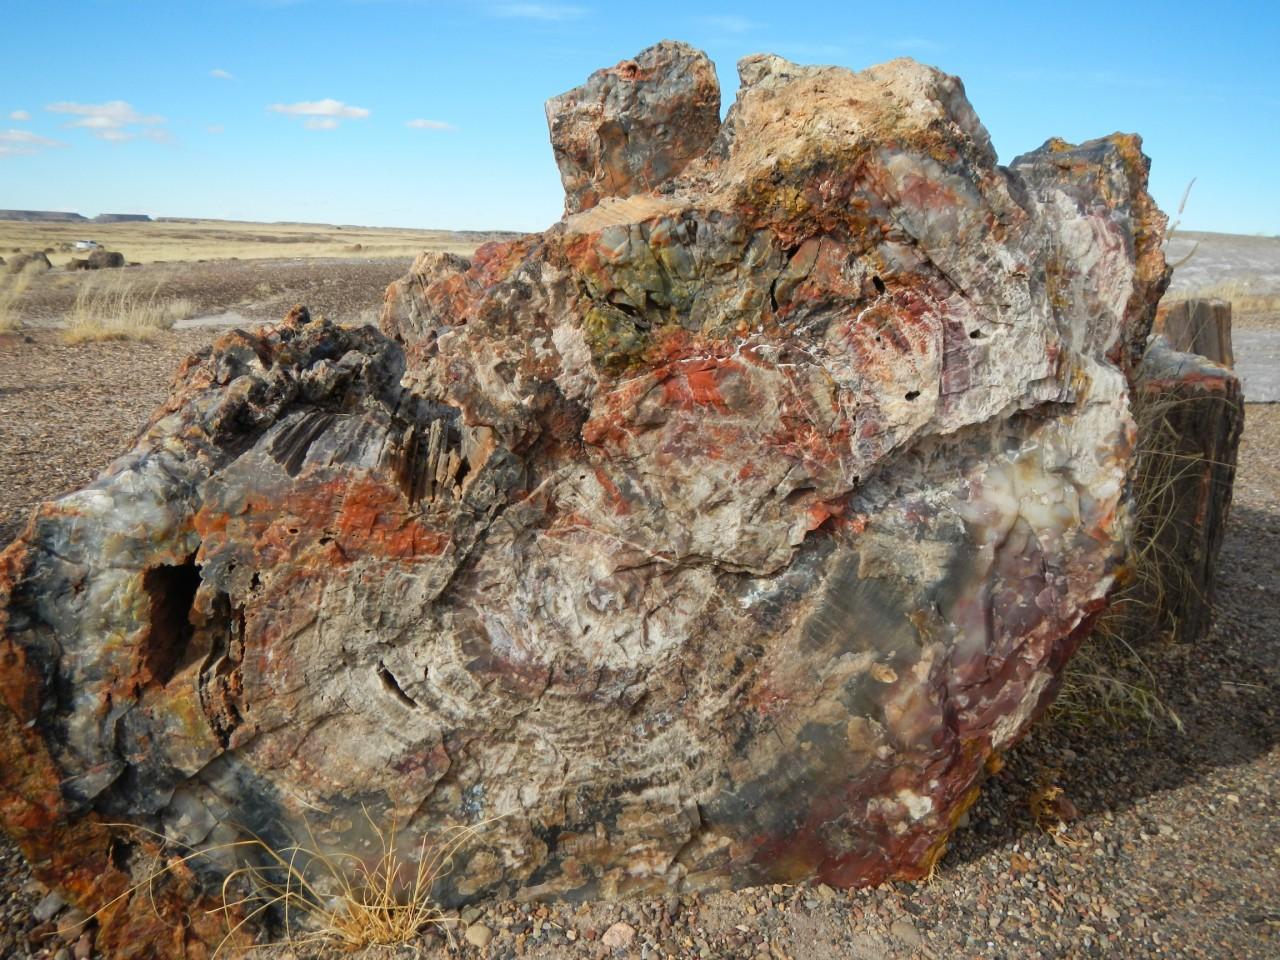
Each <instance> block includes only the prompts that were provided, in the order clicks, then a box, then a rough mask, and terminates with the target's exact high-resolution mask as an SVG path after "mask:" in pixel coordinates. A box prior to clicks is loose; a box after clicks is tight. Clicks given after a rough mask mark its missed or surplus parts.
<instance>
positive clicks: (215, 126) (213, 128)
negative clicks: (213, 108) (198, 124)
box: [205, 123, 227, 133]
mask: <svg viewBox="0 0 1280 960" xmlns="http://www.w3.org/2000/svg"><path fill="white" fill-rule="evenodd" d="M205 129H206V130H207V131H209V132H210V133H226V132H227V128H226V127H224V126H223V125H222V124H220V123H211V124H209V125H208V126H207V127H205Z"/></svg>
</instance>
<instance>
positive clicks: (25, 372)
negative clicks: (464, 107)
mask: <svg viewBox="0 0 1280 960" xmlns="http://www.w3.org/2000/svg"><path fill="white" fill-rule="evenodd" d="M224 269H225V265H223V267H220V268H219V270H218V271H217V275H218V276H219V277H221V279H216V278H215V279H213V280H210V281H209V282H211V283H221V284H224V285H229V284H231V283H233V282H234V283H242V281H241V280H234V281H233V280H231V279H228V277H231V276H233V275H234V274H235V271H236V270H239V269H241V268H240V267H236V268H235V269H234V270H232V271H230V272H224ZM298 269H299V270H300V271H302V273H303V274H305V275H306V276H309V277H311V278H312V279H311V280H309V281H308V282H314V283H315V284H316V286H315V287H314V289H315V290H316V291H317V292H318V293H319V294H324V292H325V291H326V290H330V289H332V290H334V299H333V300H332V301H331V302H332V304H333V306H332V307H330V308H329V309H332V310H334V311H335V312H337V311H338V310H339V309H347V307H346V304H347V300H346V299H345V298H346V297H348V296H350V297H351V308H352V309H354V308H355V306H356V305H357V304H360V305H363V306H366V307H367V305H368V304H369V303H370V302H377V300H378V296H374V297H373V298H369V297H368V296H366V295H365V294H364V293H361V294H359V296H360V297H363V298H364V299H363V300H359V301H357V300H356V299H355V296H354V295H351V293H350V291H349V290H346V289H341V290H339V289H338V288H340V287H342V284H332V285H326V284H325V283H324V282H323V281H324V280H325V279H328V278H329V276H330V274H329V273H327V272H326V270H327V268H325V267H323V265H318V264H310V265H308V266H307V267H305V268H303V267H299V268H298ZM387 269H388V270H390V269H391V265H388V267H387ZM308 271H313V272H308ZM193 275H199V273H198V271H197V272H195V274H193ZM210 276H211V277H213V276H214V274H212V273H211V274H210ZM253 277H254V275H253V274H248V275H247V276H246V277H245V279H244V280H243V284H246V285H247V284H250V281H251V280H252V282H253V283H257V282H275V281H273V280H271V279H269V278H268V277H267V276H266V275H264V278H263V279H262V280H261V281H259V280H254V279H253ZM193 282H196V281H193ZM377 282H381V281H380V280H378V281H377ZM368 283H369V285H371V286H372V285H375V280H374V279H373V278H372V277H370V278H369V279H368ZM237 289H240V288H237ZM243 289H245V290H251V289H252V287H251V286H244V287H243ZM248 295H249V294H248V293H246V294H245V296H248ZM272 310H273V311H275V312H278V311H276V310H275V307H274V306H273V307H272ZM214 335H215V331H210V330H207V329H206V330H193V331H185V332H180V333H174V332H170V333H164V334H161V335H159V336H158V337H157V339H155V340H154V341H152V342H148V343H127V344H120V343H97V344H86V345H81V346H76V347H69V346H64V345H63V344H61V342H60V341H59V340H58V338H57V335H56V333H55V332H54V331H51V330H47V329H35V330H29V331H26V332H19V333H17V334H4V335H0V546H3V545H4V544H5V543H7V542H8V541H9V540H10V539H11V538H12V537H13V536H15V535H16V534H17V533H18V531H19V529H20V527H21V525H22V524H23V523H24V522H25V519H26V517H27V516H28V514H29V512H30V510H31V508H32V506H33V505H35V504H36V503H38V502H40V501H41V500H43V499H46V498H49V497H52V496H55V495H57V494H58V493H61V492H64V491H67V490H70V489H73V488H75V487H77V486H79V485H81V484H83V483H84V482H86V481H88V480H89V479H90V478H91V477H92V476H93V475H94V474H95V473H96V471H97V470H98V469H99V468H100V467H101V466H103V465H104V464H106V463H107V462H108V461H109V460H110V459H111V458H112V457H113V456H115V455H117V454H119V453H120V452H122V451H123V450H124V449H125V448H126V447H127V446H128V445H129V442H130V440H131V438H132V436H133V434H134V432H135V430H136V429H137V427H138V426H139V425H140V424H141V423H142V422H143V420H144V419H145V418H146V416H147V414H148V413H149V412H150V410H151V409H152V408H153V407H154V406H155V405H156V404H157V403H159V402H160V400H161V399H162V398H163V396H164V395H165V392H166V390H167V385H168V381H169V377H170V375H171V372H172V370H173V368H174V367H175V366H176V364H177V362H178V361H179V359H180V358H181V357H182V356H184V355H185V354H186V353H188V352H189V351H192V350H194V349H197V348H199V347H201V346H202V345H203V344H205V343H207V342H208V341H209V340H210V339H212V337H213V336H214ZM1277 556H1280V407H1276V406H1260V405H1251V406H1250V407H1249V408H1248V414H1247V425H1246V429H1245V437H1244V442H1243V445H1242V449H1241V457H1240V471H1239V476H1238V480H1237V485H1236V502H1235V507H1234V510H1233V514H1232V518H1231V522H1230V525H1229V528H1228V531H1227V536H1226V543H1225V546H1224V549H1223V556H1222V566H1221V587H1220V595H1219V598H1218V601H1219V615H1218V622H1217V625H1216V627H1215V628H1214V631H1213V633H1212V635H1211V636H1210V637H1209V638H1208V639H1207V640H1205V641H1204V642H1203V643H1200V644H1197V645H1195V646H1172V645H1168V644H1153V645H1151V646H1148V647H1146V648H1144V650H1143V651H1142V653H1143V656H1144V658H1145V659H1146V660H1147V662H1148V663H1149V664H1150V665H1151V667H1152V668H1153V670H1154V672H1155V674H1156V676H1158V677H1159V678H1160V683H1161V685H1162V692H1163V696H1164V697H1165V699H1166V701H1167V703H1168V704H1169V705H1170V706H1171V707H1172V708H1173V709H1174V710H1175V711H1176V712H1177V713H1178V715H1179V716H1180V717H1181V719H1182V721H1183V722H1184V724H1185V728H1186V732H1185V733H1178V732H1177V731H1176V730H1174V729H1173V728H1171V727H1169V726H1163V727H1157V728H1153V729H1146V728H1134V727H1123V726H1121V727H1116V726H1113V725H1109V724H1108V723H1106V722H1103V721H1101V720H1099V721H1097V722H1094V723H1090V724H1086V726H1085V727H1084V728H1083V729H1072V728H1069V727H1068V726H1067V725H1065V724H1061V723H1058V724H1055V723H1045V724H1042V725H1041V726H1040V727H1039V728H1037V730H1036V731H1035V732H1034V733H1033V735H1032V736H1031V738H1030V739H1029V740H1027V741H1026V742H1024V743H1023V744H1022V745H1021V746H1019V747H1018V748H1017V749H1016V750H1014V751H1013V752H1012V753H1011V755H1010V756H1009V758H1008V766H1007V767H1006V768H1005V769H1004V771H1003V772H1001V773H1000V774H999V775H998V776H997V777H995V778H993V780H992V781H990V782H989V783H988V785H987V787H986V789H985V791H984V794H983V797H982V799H981V800H980V801H979V803H978V804H977V806H976V807H975V808H974V809H973V811H971V814H970V816H969V818H968V820H969V822H968V823H967V825H966V826H964V827H963V828H962V829H961V830H960V831H959V832H958V833H957V835H956V837H955V842H954V844H953V847H952V849H951V851H950V852H949V853H948V855H947V856H946V858H945V860H944V861H943V862H942V864H941V868H940V870H939V872H938V874H937V875H936V876H935V877H934V879H933V880H932V882H930V883H928V884H921V885H912V884H888V885H885V886H883V887H881V888H879V889H876V890H864V891H854V892H844V891H835V890H830V889H828V888H826V887H822V886H818V887H807V886H801V887H793V886H776V887H771V888H760V889H753V890H745V891H738V892H735V893H724V894H715V895H711V896H701V897H673V898H670V899H668V900H658V901H647V902H637V903H627V904H603V903H593V904H585V905H581V906H576V905H564V904H547V905H536V904H517V903H509V902H508V903H491V904H485V905H482V906H481V907H479V908H476V909H472V910H469V911H467V912H466V914H465V922H463V923H459V924H458V925H457V926H456V927H455V928H454V929H453V931H452V932H451V933H450V934H449V936H451V937H452V938H453V939H454V940H455V941H456V943H455V944H454V945H450V944H449V942H448V939H447V937H446V934H444V933H442V932H437V933H432V934H429V935H428V936H426V937H425V938H423V939H422V940H420V941H419V942H418V943H416V944H413V945H410V946H405V947H400V948H387V949H385V950H378V949H373V950H368V951H364V952H363V953H357V954H354V955H352V954H346V953H342V952H339V951H318V950H311V949H304V948H274V949H273V950H271V951H268V955H270V956H273V957H275V958H277V960H283V958H286V957H291V958H295V960H303V958H306V957H319V956H324V957H340V956H362V957H382V956H388V957H390V956H396V957H406V958H407V957H423V956H432V957H434V956H467V957H491V958H504V960H505V958H509V957H516V956H520V957H531V958H558V957H571V958H578V957H584V958H601V957H605V956H618V957H624V956H625V957H648V958H659V957H698V958H707V957H725V958H740V957H745V958H752V957H761V958H765V957H770V958H774V960H782V958H788V957H790V958H794V960H825V958H833V957H841V958H866V960H870V958H907V957H926V958H951V957H1008V958H1034V957H1064V958H1065V957H1070V958H1076V957H1169V958H1174V957H1177V958H1183V957H1204V958H1223V957H1226V958H1264V957H1266V958H1269V957H1275V956H1277V955H1280V868H1278V867H1277V863H1280V746H1278V744H1280V698H1278V697H1277V693H1278V692H1280V565H1277V563H1276V557H1277ZM1050 783H1051V784H1054V785H1057V786H1060V787H1061V788H1062V789H1063V790H1064V791H1065V795H1066V796H1067V797H1068V798H1070V800H1071V801H1072V802H1073V804H1074V805H1075V807H1076V808H1077V809H1078V811H1079V817H1078V819H1076V820H1074V821H1073V822H1072V823H1070V824H1069V825H1068V827H1067V830H1066V835H1065V837H1063V838H1060V839H1055V838H1054V837H1052V836H1050V835H1048V834H1046V833H1045V832H1044V831H1042V830H1041V829H1040V828H1039V827H1038V826H1037V825H1036V823H1035V821H1034V819H1033V817H1032V815H1031V811H1030V798H1031V796H1032V794H1033V792H1034V791H1035V790H1036V789H1037V788H1038V787H1041V786H1044V785H1046V784H1050ZM42 896H43V891H41V890H40V889H39V887H38V886H37V885H36V884H35V883H34V882H33V881H31V880H30V877H29V874H28V872H27V869H26V866H25V864H24V863H23V862H22V860H21V858H20V857H18V856H17V855H16V853H15V852H14V851H13V849H12V848H11V847H10V846H9V845H8V844H7V842H0V957H16V958H26V957H37V956H38V957H53V956H55V954H56V953H57V951H58V950H59V949H60V948H63V947H62V944H61V943H60V942H59V940H58V938H57V935H56V932H55V930H54V929H53V924H51V923H46V924H43V925H42V924H40V923H39V922H38V921H37V920H36V919H35V918H34V917H33V915H32V912H33V910H34V909H35V908H36V906H37V904H38V902H39V901H40V899H41V897H42ZM486 935H487V936H488V937H489V942H488V943H487V945H486V946H485V947H483V948H481V947H478V946H475V945H473V943H472V941H482V940H485V939H486ZM611 945H617V946H611ZM63 949H65V948H63Z"/></svg>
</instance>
